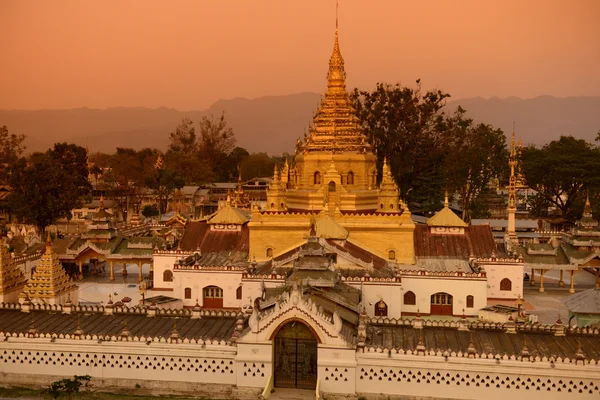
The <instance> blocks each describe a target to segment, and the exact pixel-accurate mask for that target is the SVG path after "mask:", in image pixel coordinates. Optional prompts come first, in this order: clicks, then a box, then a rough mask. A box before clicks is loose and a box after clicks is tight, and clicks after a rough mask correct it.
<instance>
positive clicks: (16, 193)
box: [8, 143, 91, 231]
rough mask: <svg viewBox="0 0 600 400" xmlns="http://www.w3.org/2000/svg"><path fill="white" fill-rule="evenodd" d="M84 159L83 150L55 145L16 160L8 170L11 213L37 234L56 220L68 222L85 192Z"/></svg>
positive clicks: (85, 159) (87, 188) (84, 153)
mask: <svg viewBox="0 0 600 400" xmlns="http://www.w3.org/2000/svg"><path fill="white" fill-rule="evenodd" d="M87 176H88V169H87V157H86V151H85V149H84V148H83V147H80V146H76V145H74V144H66V143H57V144H55V145H54V148H53V149H51V150H48V151H47V152H46V153H34V154H32V155H31V157H30V159H29V161H27V160H25V159H20V160H19V161H18V162H17V163H16V165H15V166H14V167H13V169H12V173H11V176H10V185H11V186H12V188H13V191H12V192H11V193H10V195H9V197H8V205H9V207H10V209H11V211H12V213H13V214H14V215H15V216H16V217H17V218H18V219H20V220H22V221H24V222H26V223H30V224H33V225H36V226H37V227H38V228H39V229H40V230H41V231H43V230H44V229H45V227H46V226H48V225H51V224H53V223H54V222H55V221H56V219H57V218H61V217H66V218H69V219H70V218H71V217H72V215H71V210H72V209H73V208H77V207H80V206H81V199H82V197H83V196H84V195H85V194H87V193H88V192H89V190H90V189H91V185H90V183H89V182H88V180H87Z"/></svg>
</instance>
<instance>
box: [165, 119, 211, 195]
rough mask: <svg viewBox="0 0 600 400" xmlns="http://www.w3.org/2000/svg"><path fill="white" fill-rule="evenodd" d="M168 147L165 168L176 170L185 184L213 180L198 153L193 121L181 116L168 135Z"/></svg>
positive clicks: (209, 169)
mask: <svg viewBox="0 0 600 400" xmlns="http://www.w3.org/2000/svg"><path fill="white" fill-rule="evenodd" d="M169 139H170V142H169V148H168V150H167V153H166V155H165V166H166V168H167V169H171V170H174V171H177V172H178V173H179V174H180V175H182V176H183V179H184V181H185V183H187V184H194V183H196V184H201V183H205V182H211V181H213V180H214V174H213V171H212V168H211V166H210V164H209V161H208V160H207V159H204V158H203V157H202V155H201V153H200V146H199V143H198V140H197V137H196V129H195V128H194V123H193V121H192V120H190V119H189V118H183V119H182V120H181V123H180V124H179V125H177V126H176V127H175V131H173V132H171V134H170V135H169Z"/></svg>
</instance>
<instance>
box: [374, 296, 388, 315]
mask: <svg viewBox="0 0 600 400" xmlns="http://www.w3.org/2000/svg"><path fill="white" fill-rule="evenodd" d="M387 314H388V309H387V304H385V301H383V299H381V300H379V301H378V302H377V303H375V316H376V317H387Z"/></svg>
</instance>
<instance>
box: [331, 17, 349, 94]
mask: <svg viewBox="0 0 600 400" xmlns="http://www.w3.org/2000/svg"><path fill="white" fill-rule="evenodd" d="M336 25H337V18H336ZM340 93H346V71H345V70H344V58H343V57H342V53H341V52H340V41H339V38H338V31H337V27H336V29H335V40H334V42H333V52H332V53H331V58H329V71H328V72H327V94H340Z"/></svg>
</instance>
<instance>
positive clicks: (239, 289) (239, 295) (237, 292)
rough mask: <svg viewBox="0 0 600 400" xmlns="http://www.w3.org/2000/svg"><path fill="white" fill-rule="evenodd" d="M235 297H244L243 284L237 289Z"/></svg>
mask: <svg viewBox="0 0 600 400" xmlns="http://www.w3.org/2000/svg"><path fill="white" fill-rule="evenodd" d="M235 298H236V299H237V300H241V299H242V287H241V286H238V288H237V289H236V290H235Z"/></svg>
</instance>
